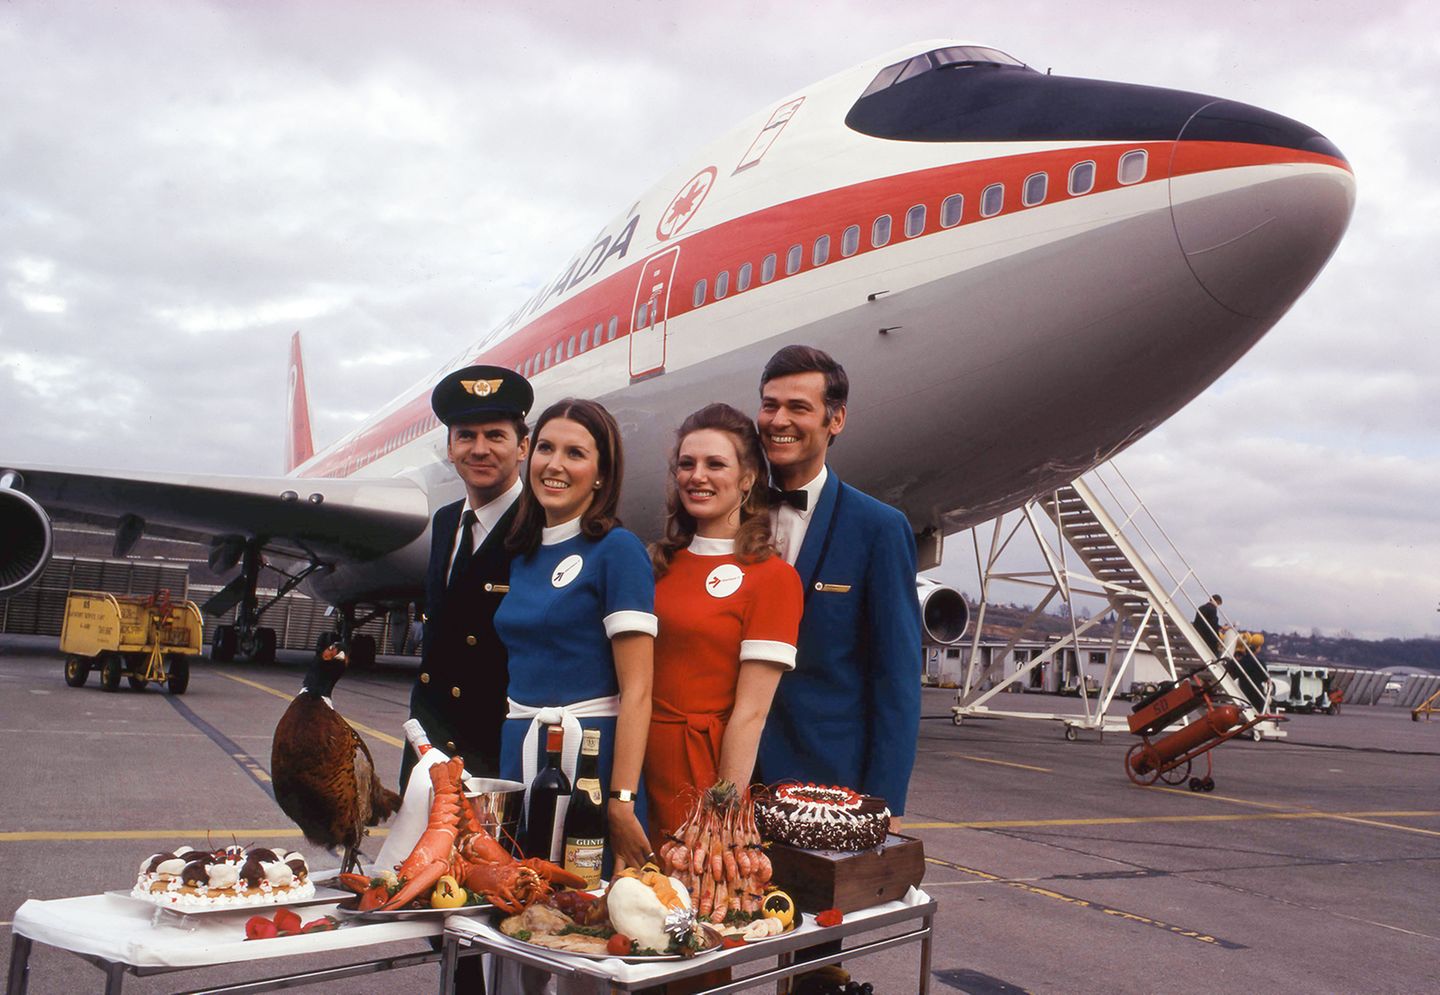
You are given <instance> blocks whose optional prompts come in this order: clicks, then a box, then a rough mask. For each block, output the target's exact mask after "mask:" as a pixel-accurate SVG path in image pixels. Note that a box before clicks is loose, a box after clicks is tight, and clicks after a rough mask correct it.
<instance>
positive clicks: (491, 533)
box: [400, 366, 535, 791]
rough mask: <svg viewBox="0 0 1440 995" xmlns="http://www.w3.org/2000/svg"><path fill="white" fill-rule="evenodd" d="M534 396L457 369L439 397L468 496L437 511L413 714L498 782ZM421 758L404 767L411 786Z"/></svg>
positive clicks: (439, 414) (499, 375)
mask: <svg viewBox="0 0 1440 995" xmlns="http://www.w3.org/2000/svg"><path fill="white" fill-rule="evenodd" d="M534 401H535V392H534V390H533V389H532V388H531V386H530V383H529V381H527V380H526V379H525V378H524V377H522V376H521V375H520V374H518V373H516V372H515V371H514V370H508V369H505V368H503V367H499V366H470V367H466V368H465V369H462V370H456V371H455V372H454V373H451V374H450V375H449V376H447V377H445V379H443V380H441V381H440V383H439V384H438V385H436V387H435V390H434V392H433V393H432V394H431V395H430V406H431V408H432V409H433V410H434V411H435V417H436V418H438V419H439V420H440V422H441V423H442V424H444V425H445V426H446V430H447V436H448V441H447V446H448V453H449V458H450V461H451V463H452V464H453V465H454V467H455V472H456V474H457V475H458V476H459V477H460V479H461V480H462V481H463V482H464V484H465V497H464V498H462V499H461V500H459V501H456V502H455V503H454V504H448V505H445V506H444V507H442V508H440V509H439V510H438V511H436V512H435V518H434V520H433V521H432V522H431V529H430V566H429V569H428V571H427V572H426V576H425V606H426V612H427V614H426V616H425V620H424V622H425V634H424V641H423V644H422V649H421V658H420V673H419V676H418V677H417V678H416V681H415V688H414V690H413V691H412V692H411V695H410V716H411V718H414V719H418V720H419V722H420V724H421V725H422V726H424V727H425V732H426V735H428V736H429V737H430V742H431V743H432V744H434V746H435V747H436V748H437V749H439V750H442V751H444V752H445V753H447V754H450V755H451V756H461V757H464V758H465V768H466V770H467V771H468V772H469V773H470V774H472V775H475V776H479V777H494V776H495V775H496V774H497V773H498V772H499V769H500V728H501V726H502V725H503V724H504V722H505V711H506V702H505V688H506V685H507V684H508V682H509V671H508V669H507V667H506V653H505V645H504V643H502V642H501V641H500V638H499V637H498V636H497V635H496V634H495V625H494V618H495V610H496V609H497V608H499V607H500V602H501V600H502V598H503V597H504V595H505V592H506V591H507V590H508V589H509V588H508V584H509V580H510V554H509V553H507V552H506V550H505V535H506V533H508V532H509V530H510V525H511V523H512V522H513V521H514V519H515V511H516V507H517V501H518V498H519V497H520V491H521V483H520V467H521V466H522V465H523V461H524V458H525V454H526V452H527V450H528V446H529V429H528V428H527V426H526V425H525V416H526V415H527V414H528V413H529V412H530V408H531V406H532V405H533V404H534ZM415 761H416V756H415V752H414V750H413V749H411V748H410V746H409V745H408V744H407V745H406V747H405V755H404V758H403V759H402V761H401V770H400V785H401V790H402V791H403V790H404V787H405V784H406V782H407V781H408V780H409V776H410V770H411V768H413V767H414V765H415Z"/></svg>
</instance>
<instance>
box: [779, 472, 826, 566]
mask: <svg viewBox="0 0 1440 995" xmlns="http://www.w3.org/2000/svg"><path fill="white" fill-rule="evenodd" d="M829 476H830V470H829V468H828V467H825V466H821V467H820V472H819V473H817V474H816V475H815V477H814V479H813V480H811V481H810V482H809V483H806V484H801V485H800V486H799V487H792V488H789V489H790V490H800V491H805V492H806V493H807V494H809V495H810V503H809V504H808V505H807V506H806V508H805V510H804V511H801V510H800V509H799V508H797V507H795V506H794V505H792V504H785V503H781V504H780V505H778V506H777V507H774V508H771V509H770V533H771V536H772V538H774V540H775V548H776V549H778V550H779V551H780V555H781V556H782V557H784V558H785V562H786V563H788V564H790V565H791V566H792V567H793V566H794V565H795V561H796V560H798V559H799V558H800V547H801V546H802V545H803V544H804V542H805V532H806V530H807V529H809V528H810V519H811V517H812V516H813V515H814V514H815V509H816V508H817V507H819V505H820V492H821V491H822V490H824V488H825V480H826V478H828V477H829Z"/></svg>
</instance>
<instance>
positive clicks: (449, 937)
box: [440, 933, 460, 995]
mask: <svg viewBox="0 0 1440 995" xmlns="http://www.w3.org/2000/svg"><path fill="white" fill-rule="evenodd" d="M440 949H441V955H440V995H450V993H451V992H453V991H454V990H455V965H456V964H457V963H458V962H459V960H460V941H459V940H458V939H456V938H455V935H454V934H453V933H446V934H445V943H444V945H443V946H442V947H441V948H440Z"/></svg>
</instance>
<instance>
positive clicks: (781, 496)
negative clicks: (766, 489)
mask: <svg viewBox="0 0 1440 995" xmlns="http://www.w3.org/2000/svg"><path fill="white" fill-rule="evenodd" d="M782 502H783V503H784V504H788V505H790V506H791V507H793V508H794V509H795V510H796V511H805V510H806V509H807V508H809V507H810V492H809V491H807V490H805V489H804V488H801V489H800V490H798V491H785V490H781V489H780V488H778V487H772V488H770V503H771V504H781V503H782Z"/></svg>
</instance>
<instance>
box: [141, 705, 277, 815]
mask: <svg viewBox="0 0 1440 995" xmlns="http://www.w3.org/2000/svg"><path fill="white" fill-rule="evenodd" d="M165 700H166V701H168V702H169V703H170V707H171V708H173V709H175V711H177V712H179V713H180V717H181V718H183V719H184V720H185V721H186V722H189V723H190V724H191V725H192V726H194V727H195V728H196V729H199V730H200V731H201V732H203V733H204V734H205V735H206V736H208V737H209V738H210V741H211V742H212V743H214V744H215V745H216V746H218V747H220V749H222V750H224V751H225V752H226V753H227V754H229V756H230V759H231V760H234V761H235V763H236V764H237V765H238V766H239V767H240V769H241V770H243V771H244V772H245V773H246V775H247V776H248V777H249V778H250V780H252V781H254V782H255V784H256V785H257V786H258V787H259V788H260V790H261V791H263V792H265V793H266V794H267V795H269V796H270V800H271V801H274V800H275V789H274V788H272V787H271V786H270V773H269V771H267V770H266V769H265V768H264V767H262V766H260V762H259V761H258V760H256V759H255V758H254V757H252V756H251V755H250V754H249V753H246V752H245V750H243V749H242V748H241V747H240V744H239V743H237V742H235V740H233V739H231V738H230V737H229V736H227V735H225V734H224V733H223V732H221V731H220V730H219V729H216V728H215V727H214V726H212V725H211V724H210V723H209V722H206V721H205V720H204V719H202V718H201V717H200V716H199V715H198V714H196V712H195V710H194V709H193V708H191V707H190V706H189V705H187V704H185V702H183V701H181V700H180V698H179V697H178V696H177V695H173V694H167V695H166V696H165Z"/></svg>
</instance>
